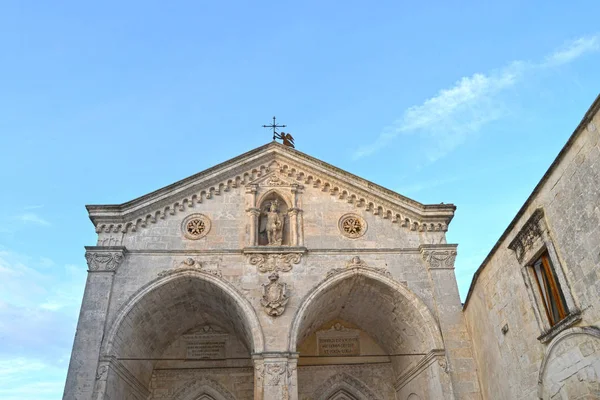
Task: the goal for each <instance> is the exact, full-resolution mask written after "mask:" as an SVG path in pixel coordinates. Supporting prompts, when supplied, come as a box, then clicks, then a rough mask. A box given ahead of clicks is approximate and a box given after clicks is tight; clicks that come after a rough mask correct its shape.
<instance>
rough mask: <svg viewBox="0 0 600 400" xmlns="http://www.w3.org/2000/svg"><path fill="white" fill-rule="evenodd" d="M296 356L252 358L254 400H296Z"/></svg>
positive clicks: (275, 355)
mask: <svg viewBox="0 0 600 400" xmlns="http://www.w3.org/2000/svg"><path fill="white" fill-rule="evenodd" d="M297 363H298V356H297V354H289V353H272V354H271V353H269V354H262V355H260V356H258V355H257V356H254V366H255V367H254V372H255V373H254V385H255V386H254V399H255V400H298V378H297Z"/></svg>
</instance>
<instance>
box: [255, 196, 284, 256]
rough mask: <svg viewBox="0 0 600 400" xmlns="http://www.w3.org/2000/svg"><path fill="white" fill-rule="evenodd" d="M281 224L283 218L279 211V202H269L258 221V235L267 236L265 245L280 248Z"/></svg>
mask: <svg viewBox="0 0 600 400" xmlns="http://www.w3.org/2000/svg"><path fill="white" fill-rule="evenodd" d="M283 224H284V218H283V216H282V215H281V212H280V210H279V200H278V199H275V200H273V201H271V203H270V204H269V206H268V207H267V208H266V210H265V211H264V212H263V216H262V218H261V221H260V229H259V232H260V233H265V232H266V234H267V245H269V246H281V244H282V242H283Z"/></svg>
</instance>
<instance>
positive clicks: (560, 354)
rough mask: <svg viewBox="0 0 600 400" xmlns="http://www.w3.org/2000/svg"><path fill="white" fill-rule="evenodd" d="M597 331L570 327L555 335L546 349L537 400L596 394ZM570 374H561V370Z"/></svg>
mask: <svg viewBox="0 0 600 400" xmlns="http://www.w3.org/2000/svg"><path fill="white" fill-rule="evenodd" d="M598 349H600V329H599V328H597V327H595V326H584V327H573V328H569V329H565V330H564V331H562V332H561V333H559V334H558V335H557V336H556V337H555V338H554V339H552V341H551V342H550V344H549V345H548V347H547V348H546V353H545V354H544V358H543V360H542V363H541V365H540V370H539V375H538V397H539V398H540V399H544V400H546V399H548V400H549V399H553V398H558V397H560V398H569V399H570V398H592V397H588V396H594V395H595V394H597V393H598V388H599V387H600V375H599V374H598V372H597V371H598V369H597V368H598V367H595V364H597V361H598V359H599V358H600V350H598ZM565 370H568V371H570V373H569V374H568V375H565V373H564V371H565Z"/></svg>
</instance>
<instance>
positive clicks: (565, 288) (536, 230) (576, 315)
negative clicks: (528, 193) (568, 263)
mask: <svg viewBox="0 0 600 400" xmlns="http://www.w3.org/2000/svg"><path fill="white" fill-rule="evenodd" d="M508 248H509V249H511V250H513V251H514V252H515V256H516V258H517V261H518V262H519V265H520V266H521V275H522V276H523V281H524V283H525V287H526V288H527V294H528V296H529V300H530V301H531V303H532V305H533V312H534V314H535V318H536V320H537V323H538V327H539V328H540V331H541V334H540V336H539V337H538V338H537V339H538V340H539V341H540V342H542V343H548V342H550V341H551V340H552V338H554V337H555V336H556V335H558V334H559V333H560V332H562V331H564V330H565V329H567V328H569V327H570V326H572V325H574V324H575V323H577V322H578V321H580V320H581V310H580V309H579V307H577V304H576V303H575V299H574V297H573V294H572V291H571V285H570V284H569V281H568V280H567V276H566V274H565V271H564V268H565V267H564V265H563V263H562V262H561V260H560V257H559V255H558V252H557V250H556V247H555V245H554V240H553V239H552V235H551V233H550V230H549V229H548V224H547V223H546V219H545V214H544V210H543V208H541V207H540V208H537V209H536V210H535V211H534V212H533V214H532V215H531V216H530V217H529V219H528V220H527V222H525V223H524V224H523V226H522V227H521V229H520V230H519V232H518V233H517V234H516V235H515V238H514V239H513V240H512V242H511V243H510V244H509V245H508ZM544 253H547V255H548V258H549V259H550V264H551V268H552V270H553V272H554V274H555V277H556V280H557V285H558V286H559V288H560V290H561V291H562V294H563V296H564V299H565V303H566V306H567V314H566V316H565V317H564V318H563V319H561V320H560V321H558V322H557V323H555V324H554V325H551V323H550V321H549V320H548V318H547V316H546V311H545V310H546V309H545V305H544V299H543V297H542V296H543V295H542V293H540V292H539V290H538V287H537V283H536V281H535V276H534V274H535V272H534V270H533V264H534V263H535V262H536V261H537V260H538V259H539V258H540V257H541V256H542V255H543V254H544Z"/></svg>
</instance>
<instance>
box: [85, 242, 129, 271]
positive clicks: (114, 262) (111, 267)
mask: <svg viewBox="0 0 600 400" xmlns="http://www.w3.org/2000/svg"><path fill="white" fill-rule="evenodd" d="M113 249H114V247H113ZM124 252H125V249H124V248H122V249H119V250H109V249H102V248H98V247H95V248H94V250H91V248H89V247H88V248H87V251H86V252H85V259H86V260H87V264H88V268H89V270H90V271H94V272H95V271H116V269H117V268H118V267H119V265H120V264H121V262H122V261H123V257H124Z"/></svg>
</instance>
